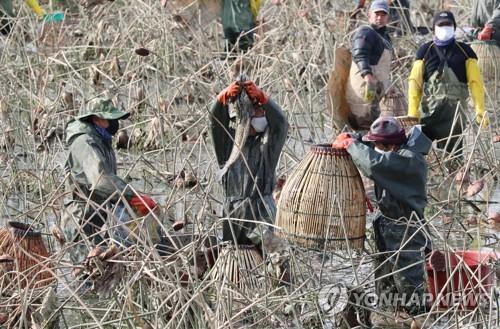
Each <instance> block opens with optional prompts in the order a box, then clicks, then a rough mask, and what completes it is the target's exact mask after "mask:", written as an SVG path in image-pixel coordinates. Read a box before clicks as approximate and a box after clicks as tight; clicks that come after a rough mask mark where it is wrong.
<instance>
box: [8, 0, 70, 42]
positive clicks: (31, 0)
mask: <svg viewBox="0 0 500 329" xmlns="http://www.w3.org/2000/svg"><path fill="white" fill-rule="evenodd" d="M25 1H26V3H27V4H28V6H29V7H30V8H31V10H33V12H34V13H35V14H36V15H38V16H39V17H40V18H44V20H46V21H58V20H62V18H63V17H64V15H61V14H60V13H54V14H47V13H46V12H45V10H43V8H42V7H41V6H40V5H39V4H38V1H37V0H25ZM14 17H16V15H15V14H14V10H13V7H12V0H0V33H1V34H4V35H7V34H9V33H10V31H11V30H12V27H13V23H12V19H13V18H14Z"/></svg>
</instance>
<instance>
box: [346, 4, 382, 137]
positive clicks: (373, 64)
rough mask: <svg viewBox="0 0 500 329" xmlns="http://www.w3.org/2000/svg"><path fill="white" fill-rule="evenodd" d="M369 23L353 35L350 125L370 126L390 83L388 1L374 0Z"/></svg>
mask: <svg viewBox="0 0 500 329" xmlns="http://www.w3.org/2000/svg"><path fill="white" fill-rule="evenodd" d="M368 20H369V22H370V25H363V26H360V27H359V28H358V29H357V30H356V31H355V32H354V35H353V37H352V43H351V54H352V63H351V69H350V73H349V79H348V81H347V85H346V100H347V103H348V104H349V107H350V113H349V116H348V122H349V125H350V126H351V127H352V128H353V129H355V130H367V129H369V128H370V124H371V123H372V122H373V121H374V120H375V119H376V118H378V116H379V115H380V107H379V103H380V100H381V98H382V96H383V95H384V94H385V92H386V90H387V89H388V88H389V85H390V73H391V57H392V42H391V39H390V37H389V35H388V34H387V23H388V22H389V5H388V4H387V1H386V0H375V1H373V2H372V4H371V6H370V10H369V12H368Z"/></svg>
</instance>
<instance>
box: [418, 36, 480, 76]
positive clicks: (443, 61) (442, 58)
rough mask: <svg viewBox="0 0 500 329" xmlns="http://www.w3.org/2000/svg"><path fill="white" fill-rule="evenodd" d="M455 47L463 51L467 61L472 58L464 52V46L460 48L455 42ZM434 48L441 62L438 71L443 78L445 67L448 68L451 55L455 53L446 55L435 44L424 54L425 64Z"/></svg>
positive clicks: (450, 52)
mask: <svg viewBox="0 0 500 329" xmlns="http://www.w3.org/2000/svg"><path fill="white" fill-rule="evenodd" d="M454 45H455V46H457V48H458V49H460V50H461V51H462V53H463V54H464V56H465V58H466V60H467V59H469V58H470V56H469V55H467V52H466V51H465V50H464V48H462V46H460V45H459V44H458V42H456V41H455V42H454ZM432 47H434V49H436V53H437V55H438V57H439V60H440V63H439V67H438V69H437V71H438V76H439V77H441V76H442V75H443V71H444V67H445V65H446V66H447V65H448V60H449V59H450V58H451V55H452V54H453V52H452V51H448V52H447V53H446V55H445V54H443V52H442V51H441V49H439V47H438V46H437V45H436V44H435V43H434V42H433V43H431V44H430V45H429V47H428V48H427V51H426V52H425V54H424V57H423V59H424V62H425V58H426V57H427V54H428V53H429V51H430V50H431V48H432ZM450 50H451V49H450Z"/></svg>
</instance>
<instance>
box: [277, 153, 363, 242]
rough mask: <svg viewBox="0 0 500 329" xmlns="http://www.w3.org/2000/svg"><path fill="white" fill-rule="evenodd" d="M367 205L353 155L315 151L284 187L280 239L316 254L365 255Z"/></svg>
mask: <svg viewBox="0 0 500 329" xmlns="http://www.w3.org/2000/svg"><path fill="white" fill-rule="evenodd" d="M365 202H366V196H365V189H364V187H363V182H362V180H361V176H360V175H359V172H358V170H357V168H356V166H355V165H354V163H353V161H352V159H351V157H350V156H349V154H348V153H347V151H345V150H342V149H336V148H332V147H331V145H330V144H321V145H315V146H313V147H312V149H311V151H310V152H309V153H308V154H307V156H306V157H305V158H304V159H303V160H302V161H301V162H300V163H299V165H298V167H297V168H296V169H295V171H294V172H293V173H292V175H291V176H290V178H289V179H288V181H287V182H286V184H285V186H284V187H283V191H282V192H281V197H280V199H279V202H278V213H277V219H276V223H277V225H278V226H280V227H281V228H282V230H281V231H280V233H279V234H280V235H281V236H283V237H286V236H287V237H288V238H289V239H290V240H291V241H292V242H294V243H295V244H297V245H299V246H301V247H305V248H310V249H317V250H323V249H324V248H326V249H331V250H336V249H347V247H349V248H351V249H361V248H363V244H364V238H365V223H366V203H365Z"/></svg>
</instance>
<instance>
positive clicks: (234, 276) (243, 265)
mask: <svg viewBox="0 0 500 329" xmlns="http://www.w3.org/2000/svg"><path fill="white" fill-rule="evenodd" d="M264 269H265V268H264V260H263V258H262V256H261V255H260V252H259V251H258V250H257V249H256V248H255V247H254V246H252V245H238V246H235V245H233V244H228V245H226V246H224V247H223V248H222V250H221V252H220V255H219V257H218V258H217V262H216V263H215V267H214V272H213V276H214V278H215V279H217V280H218V281H219V282H223V281H226V282H231V283H233V284H234V285H235V286H236V287H237V288H238V289H239V290H240V291H241V292H244V293H249V292H259V291H260V292H262V291H265V290H263V289H264V282H263V280H262V278H263V277H264V275H263V273H262V272H263V271H264Z"/></svg>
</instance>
